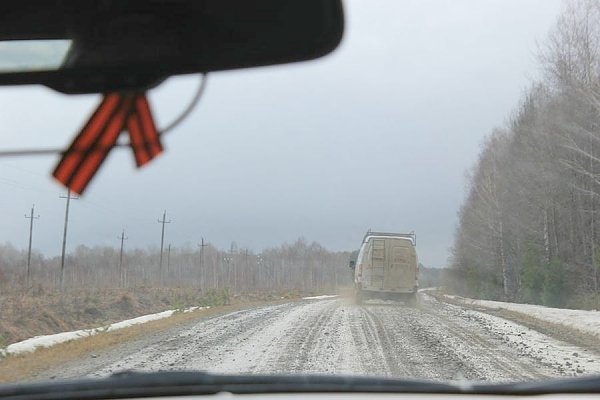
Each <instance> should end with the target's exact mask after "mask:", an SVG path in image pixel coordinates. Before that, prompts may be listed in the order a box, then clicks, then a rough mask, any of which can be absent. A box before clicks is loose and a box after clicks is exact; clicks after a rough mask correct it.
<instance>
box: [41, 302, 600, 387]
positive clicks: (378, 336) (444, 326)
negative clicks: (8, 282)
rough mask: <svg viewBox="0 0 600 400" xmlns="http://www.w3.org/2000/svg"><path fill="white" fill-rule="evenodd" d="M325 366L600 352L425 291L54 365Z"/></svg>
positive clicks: (250, 321) (364, 367)
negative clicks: (409, 299)
mask: <svg viewBox="0 0 600 400" xmlns="http://www.w3.org/2000/svg"><path fill="white" fill-rule="evenodd" d="M125 369H139V370H152V371H156V370H173V369H176V370H179V369H188V370H192V369H194V370H208V371H211V372H219V373H254V374H258V373H260V374H263V373H276V374H280V373H326V374H360V375H379V376H393V377H414V378H427V379H435V380H451V379H460V378H466V379H476V380H487V381H510V380H524V379H540V378H544V377H553V376H564V375H574V374H582V373H583V374H585V373H600V355H598V354H595V353H594V352H593V351H591V350H587V349H583V348H579V347H576V346H573V345H570V344H567V343H565V342H561V341H558V340H556V339H552V338H550V337H548V336H545V335H543V334H541V333H538V332H536V331H533V330H530V329H528V328H525V327H523V326H521V325H518V324H515V323H512V322H510V321H507V320H504V319H501V318H498V317H494V316H491V315H488V314H485V313H483V312H479V311H472V310H467V309H464V308H462V307H458V306H455V305H450V304H446V303H441V302H438V301H437V300H435V299H434V298H432V297H429V296H427V295H425V294H423V295H422V296H421V301H420V304H419V306H418V307H416V308H411V307H407V306H404V305H402V304H397V303H393V302H375V301H370V302H368V303H367V304H365V305H362V306H356V305H352V304H349V303H348V302H346V301H344V300H342V299H327V300H304V301H299V302H290V303H286V304H279V305H271V306H265V307H259V308H251V309H247V310H242V311H236V312H232V313H230V314H226V315H221V316H216V317H210V318H206V319H203V320H201V321H198V322H195V323H194V324H192V325H188V326H187V327H185V328H179V329H178V330H176V331H170V332H168V333H163V334H149V335H148V336H147V337H145V338H143V339H140V340H136V341H132V342H129V343H124V344H122V345H120V346H119V347H118V348H115V349H112V350H107V351H104V352H102V353H99V354H98V355H97V357H95V358H90V359H85V360H79V361H77V362H74V363H70V364H68V365H66V366H64V367H61V368H58V369H57V370H55V371H53V372H52V374H53V376H56V377H75V376H84V375H89V376H104V375H107V374H110V373H112V372H117V371H120V370H125Z"/></svg>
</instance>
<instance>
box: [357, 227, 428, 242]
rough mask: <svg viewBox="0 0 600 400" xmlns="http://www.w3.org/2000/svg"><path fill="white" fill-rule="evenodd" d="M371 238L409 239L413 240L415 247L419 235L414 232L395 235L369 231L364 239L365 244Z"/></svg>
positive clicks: (393, 233)
mask: <svg viewBox="0 0 600 400" xmlns="http://www.w3.org/2000/svg"><path fill="white" fill-rule="evenodd" d="M369 236H389V237H400V238H407V239H410V240H412V243H413V246H416V245H417V234H416V233H415V232H414V231H412V232H410V233H395V232H374V231H372V230H370V229H369V230H368V231H367V233H366V234H365V237H364V238H363V242H365V241H366V240H367V238H368V237H369Z"/></svg>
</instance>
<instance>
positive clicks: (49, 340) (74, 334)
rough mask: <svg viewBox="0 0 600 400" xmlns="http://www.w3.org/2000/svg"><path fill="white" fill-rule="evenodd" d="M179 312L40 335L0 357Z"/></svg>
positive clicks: (3, 350) (189, 310)
mask: <svg viewBox="0 0 600 400" xmlns="http://www.w3.org/2000/svg"><path fill="white" fill-rule="evenodd" d="M207 308H210V307H190V308H186V309H184V310H183V312H184V313H188V312H192V311H196V310H202V309H207ZM177 312H180V311H179V310H168V311H163V312H159V313H155V314H148V315H142V316H141V317H136V318H132V319H127V320H124V321H120V322H115V323H114V324H110V325H106V326H101V327H98V328H92V329H80V330H77V331H71V332H61V333H55V334H52V335H41V336H35V337H32V338H29V339H25V340H23V341H21V342H17V343H13V344H11V345H8V346H7V347H6V348H5V349H0V357H5V356H7V355H17V354H22V353H30V352H33V351H35V350H36V349H38V348H41V347H51V346H54V345H56V344H59V343H65V342H69V341H71V340H77V339H81V338H86V337H90V336H94V335H97V334H98V333H102V332H112V331H116V330H118V329H123V328H128V327H130V326H134V325H139V324H144V323H146V322H150V321H156V320H159V319H163V318H167V317H170V316H171V315H173V314H175V313H177Z"/></svg>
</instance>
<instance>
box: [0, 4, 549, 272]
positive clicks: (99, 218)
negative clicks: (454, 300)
mask: <svg viewBox="0 0 600 400" xmlns="http://www.w3.org/2000/svg"><path fill="white" fill-rule="evenodd" d="M560 4H561V3H560V1H558V0H527V1H526V0H511V1H508V0H498V1H495V0H488V1H480V0H472V1H463V0H446V1H433V0H425V1H424V0H414V1H404V0H403V1H398V0H393V1H384V0H377V1H373V0H353V1H346V2H345V3H344V5H345V11H346V32H345V35H344V39H343V42H342V44H341V46H340V47H339V48H338V49H337V50H336V51H335V52H334V53H333V54H331V55H329V56H327V57H326V58H323V59H321V60H317V61H311V62H306V63H300V64H295V65H287V66H279V67H268V68H257V69H252V70H244V71H235V72H223V73H215V74H212V75H211V76H210V78H209V82H208V87H207V90H206V92H205V96H204V97H203V98H202V100H201V102H200V104H199V106H198V108H197V109H196V110H195V111H194V112H193V114H192V115H191V116H190V117H189V119H187V120H186V121H185V122H184V123H183V124H182V125H180V126H179V128H177V129H176V130H175V131H173V132H172V133H169V135H168V137H167V138H166V139H165V146H166V149H167V151H166V152H165V153H164V154H163V155H162V156H161V157H159V158H158V159H157V160H156V161H154V162H153V163H151V164H150V165H149V166H148V167H146V168H143V169H141V170H136V169H135V168H134V162H133V157H132V154H131V153H130V152H129V151H128V150H115V151H113V152H112V153H111V154H110V156H109V157H108V159H107V161H106V162H105V165H104V166H103V168H102V169H101V170H100V172H99V173H98V174H97V176H96V178H95V180H94V181H93V182H92V183H91V185H90V186H89V187H88V189H87V192H86V193H85V195H84V197H83V198H82V199H80V200H77V201H74V202H72V208H71V215H70V225H69V239H68V249H73V248H75V247H76V246H77V245H78V244H86V245H89V246H91V245H96V244H101V245H111V246H116V245H117V244H118V241H117V236H118V235H119V233H120V231H121V229H122V228H124V229H126V231H127V235H128V236H129V241H128V242H127V246H128V247H147V246H149V245H154V246H156V245H158V244H159V241H160V225H159V224H158V223H157V218H158V217H160V216H161V214H162V211H163V209H166V210H167V216H168V218H170V219H172V221H173V223H171V224H170V225H168V227H167V239H166V241H167V242H168V243H172V244H173V245H175V246H183V245H194V246H195V244H196V243H198V242H199V241H200V238H201V236H203V237H204V238H205V239H206V240H207V241H209V242H210V243H213V244H215V245H217V246H219V247H223V248H227V247H229V244H230V242H231V241H233V240H235V241H236V242H237V244H238V246H240V247H249V248H250V249H253V250H255V251H260V250H261V249H263V248H267V247H271V246H276V245H279V244H281V243H283V242H292V241H294V240H295V239H296V238H298V237H299V236H303V237H305V238H306V239H307V240H308V241H313V240H314V241H318V242H320V243H321V244H322V245H324V246H326V247H327V248H330V249H333V250H354V249H356V248H357V247H358V246H359V244H360V240H361V238H362V236H363V234H364V232H365V231H366V230H367V229H368V228H372V229H374V230H389V231H411V230H414V231H416V232H417V235H418V252H419V258H420V260H421V261H422V262H423V263H424V264H425V265H426V266H434V267H439V266H444V265H445V264H446V260H447V257H448V249H449V248H450V247H451V246H452V240H453V234H454V228H455V226H456V222H457V219H456V213H457V211H458V208H459V206H460V203H461V201H462V199H463V198H464V196H465V184H466V179H465V171H466V170H467V169H468V168H469V167H471V166H472V165H473V163H474V162H475V161H476V159H477V155H478V151H479V146H480V144H481V142H482V140H483V138H484V137H485V135H487V134H489V133H490V132H491V130H492V129H493V127H495V126H499V125H502V124H503V123H504V122H505V121H506V119H507V117H508V115H509V114H510V113H511V111H512V110H513V108H514V107H515V106H516V104H517V103H518V101H519V99H520V97H521V95H522V93H523V91H524V90H525V88H526V87H527V86H528V84H529V83H530V82H531V80H532V79H534V78H535V77H536V76H538V75H539V73H540V71H539V68H538V66H537V63H536V60H535V49H536V41H540V40H543V39H544V37H545V36H546V34H547V32H548V30H549V29H550V27H551V25H552V24H553V22H554V20H555V18H556V16H557V14H558V12H559V11H560ZM197 82H198V78H197V77H184V78H173V79H171V80H169V81H167V82H166V83H165V84H164V85H163V86H161V87H159V88H158V89H157V90H155V91H154V92H152V94H151V102H152V106H153V109H154V110H155V114H156V117H157V120H158V125H159V126H164V125H165V124H166V123H168V122H169V121H170V120H171V119H172V118H173V117H174V116H176V115H177V114H178V112H180V110H182V109H183V108H184V107H186V105H187V103H188V101H189V99H190V98H191V96H192V95H193V92H194V90H195V88H196V86H197ZM98 101H99V98H98V97H97V96H65V95H61V94H57V93H54V92H52V91H51V90H49V89H45V88H42V87H21V88H4V89H0V124H1V125H0V126H1V129H2V144H1V147H2V148H3V149H12V148H23V147H32V146H33V147H51V146H52V147H56V146H66V145H68V143H69V142H70V141H71V139H72V137H73V135H74V134H75V133H76V132H77V131H78V130H79V129H80V127H81V126H82V124H83V123H84V122H85V120H86V119H87V118H88V116H89V114H90V113H91V112H92V110H93V109H94V108H95V106H96V105H97V103H98ZM57 161H58V159H57V157H38V158H18V159H17V158H11V159H0V190H1V193H2V196H0V209H1V210H2V211H3V213H2V223H1V224H0V226H1V228H0V242H10V243H12V244H13V245H15V246H16V247H19V248H25V247H26V246H27V240H28V224H27V222H28V221H27V220H26V219H25V218H24V214H25V213H27V212H28V211H29V208H30V207H31V204H33V203H35V205H36V209H37V212H39V214H40V215H41V219H40V220H38V221H36V222H35V224H36V225H35V232H34V248H36V249H38V250H41V251H43V252H44V253H46V254H48V255H56V254H59V253H60V246H61V235H62V229H63V219H64V199H60V198H59V197H58V196H59V195H61V194H64V192H63V190H62V189H61V187H60V186H59V185H58V184H56V183H55V182H54V181H53V180H52V179H51V177H50V173H51V170H52V169H53V168H54V166H55V164H56V162H57Z"/></svg>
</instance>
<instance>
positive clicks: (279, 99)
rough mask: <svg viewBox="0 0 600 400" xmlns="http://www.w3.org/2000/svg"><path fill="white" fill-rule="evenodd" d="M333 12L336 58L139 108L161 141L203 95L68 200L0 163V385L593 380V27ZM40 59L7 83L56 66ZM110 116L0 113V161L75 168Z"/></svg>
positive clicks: (55, 187)
mask: <svg viewBox="0 0 600 400" xmlns="http://www.w3.org/2000/svg"><path fill="white" fill-rule="evenodd" d="M343 6H344V14H345V32H344V37H343V40H342V42H341V44H340V46H339V48H337V49H336V50H335V51H334V52H332V53H331V54H330V55H327V56H325V57H323V58H320V59H318V60H314V61H309V62H302V63H297V64H290V65H283V66H273V67H262V68H250V69H244V70H235V71H230V72H219V73H211V74H210V76H209V77H198V76H183V77H174V78H171V79H169V80H168V81H166V82H164V83H163V84H161V85H159V86H158V87H156V88H155V89H152V90H150V91H148V100H149V103H150V107H151V109H152V112H153V115H154V117H155V119H156V125H157V127H158V128H159V130H160V129H162V128H164V127H166V126H168V125H169V124H171V122H172V121H173V120H175V119H177V117H178V116H179V115H180V114H181V112H182V110H185V108H186V107H187V105H188V104H189V101H190V100H191V99H192V98H193V97H194V95H195V91H196V88H197V87H198V85H199V82H200V81H201V80H202V79H208V81H207V82H208V83H207V86H206V90H205V91H204V92H203V93H202V97H201V99H200V102H199V104H198V106H197V107H196V108H195V109H194V110H193V111H192V112H191V113H190V114H189V116H188V117H187V118H186V119H185V120H183V122H182V123H181V124H179V125H177V127H176V128H175V129H173V130H172V131H169V133H168V134H166V135H163V136H161V140H162V146H163V147H164V152H163V153H162V154H161V155H160V156H159V157H157V158H156V160H154V161H152V163H149V164H148V165H147V166H145V167H144V168H142V169H137V168H135V166H136V162H138V161H139V160H138V159H137V158H134V156H133V155H132V152H131V149H129V148H126V146H121V147H125V148H118V149H115V150H114V151H111V152H110V156H109V157H107V159H106V160H105V162H104V163H103V166H102V168H101V169H100V171H99V173H98V174H97V175H96V176H95V178H94V180H93V181H92V182H91V184H90V185H89V187H88V188H87V189H86V192H85V193H84V194H83V195H82V196H77V195H75V194H74V193H73V192H69V191H67V190H66V189H65V188H64V187H63V186H62V185H60V184H59V183H58V182H56V181H55V180H54V179H52V177H51V176H50V172H51V171H52V169H53V168H54V167H55V166H56V164H57V163H58V161H59V160H60V156H61V155H60V154H58V155H57V154H53V155H50V156H42V157H16V158H15V157H13V158H6V157H5V158H0V188H2V189H1V190H2V194H3V195H2V196H1V197H0V206H1V208H2V210H3V211H4V213H3V216H2V218H3V220H2V224H1V228H0V382H2V383H4V382H26V381H32V380H47V379H55V378H56V379H60V378H81V377H90V376H91V377H104V376H108V375H110V374H112V373H115V372H118V371H123V370H140V371H159V370H172V371H180V370H202V371H209V372H218V373H232V374H233V373H236V374H237V373H239V374H291V375H299V374H327V375H332V374H333V375H352V376H378V377H395V378H416V379H427V380H432V381H442V382H447V381H452V382H456V381H461V380H465V379H466V380H478V381H479V380H481V381H485V382H513V381H533V380H541V379H545V378H558V377H572V376H580V375H590V374H599V373H600V344H599V343H600V342H599V341H598V337H599V335H600V312H598V311H595V310H598V309H599V307H600V288H599V275H600V272H599V265H600V216H599V214H598V213H599V212H600V52H599V49H600V1H597V0H573V1H568V0H567V1H561V0H527V1H524V0H510V1H486V2H481V1H479V0H452V1H450V0H448V1H442V0H427V1H409V0H404V1H396V0H393V1H392V0H390V1H384V0H381V1H377V2H375V1H370V0H348V1H344V3H343ZM38 44H39V43H38ZM38 44H35V46H34V45H33V44H32V46H29V47H27V46H26V48H22V49H9V48H6V47H5V45H4V44H2V43H0V69H1V68H4V67H3V66H8V68H12V67H14V66H16V65H21V64H20V63H21V61H20V60H21V59H20V58H19V57H16V56H19V55H23V54H24V52H25V53H28V52H30V50H31V52H34V53H35V54H38V53H39V54H42V53H43V55H46V56H48V58H44V60H43V61H48V60H50V59H52V62H54V61H56V60H62V57H63V56H64V53H65V52H66V51H67V50H68V43H66V44H65V43H62V44H63V46H59V45H58V44H56V43H49V47H48V46H44V47H38ZM21 50H22V51H21ZM13 55H16V56H15V57H16V58H14V57H13V58H11V57H12V56H13ZM25 55H27V54H25ZM8 56H10V57H8ZM5 57H8V58H7V59H6V60H5V59H4V58H5ZM9 58H10V59H9ZM31 68H38V67H37V65H33V66H32V67H31ZM101 101H102V96H100V95H77V96H66V95H63V94H58V93H56V92H54V91H51V90H50V89H47V88H43V87H37V86H27V87H4V88H2V89H1V90H0V123H1V126H2V131H3V134H2V139H3V140H2V146H1V147H2V149H20V148H30V147H33V148H38V149H46V148H60V149H66V148H67V147H68V145H69V143H70V141H71V140H72V137H73V135H74V134H75V133H77V132H79V131H80V130H81V129H82V127H83V126H84V125H85V123H86V121H87V119H88V118H89V116H90V115H91V114H92V113H93V110H94V109H95V108H96V107H98V104H99V103H100V102H101ZM121 139H124V137H121ZM157 152H160V151H157ZM136 157H137V155H136ZM138 165H139V163H138ZM596 206H598V207H596ZM367 238H369V239H368V240H367Z"/></svg>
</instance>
